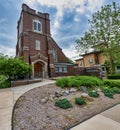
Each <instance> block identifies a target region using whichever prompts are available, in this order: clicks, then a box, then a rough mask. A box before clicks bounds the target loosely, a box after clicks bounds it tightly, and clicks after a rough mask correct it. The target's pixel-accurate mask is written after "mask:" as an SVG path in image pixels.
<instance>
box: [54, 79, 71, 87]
mask: <svg viewBox="0 0 120 130" xmlns="http://www.w3.org/2000/svg"><path fill="white" fill-rule="evenodd" d="M69 82H70V79H69V78H61V79H57V81H56V85H57V86H60V87H61V88H64V87H69Z"/></svg>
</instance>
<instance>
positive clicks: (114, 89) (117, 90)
mask: <svg viewBox="0 0 120 130" xmlns="http://www.w3.org/2000/svg"><path fill="white" fill-rule="evenodd" d="M112 90H113V91H114V93H117V94H120V88H117V87H114V88H112Z"/></svg>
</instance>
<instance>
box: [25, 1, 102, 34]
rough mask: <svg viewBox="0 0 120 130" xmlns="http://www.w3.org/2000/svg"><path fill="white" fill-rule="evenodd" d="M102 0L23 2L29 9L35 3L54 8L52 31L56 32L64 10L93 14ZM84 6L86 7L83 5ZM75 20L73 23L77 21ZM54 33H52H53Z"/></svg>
mask: <svg viewBox="0 0 120 130" xmlns="http://www.w3.org/2000/svg"><path fill="white" fill-rule="evenodd" d="M103 1H104V0H101V1H99V4H98V0H23V2H24V3H26V4H28V5H29V6H31V7H34V6H35V5H36V4H37V3H39V4H40V5H46V6H48V7H55V8H56V9H57V13H56V14H55V15H56V16H55V20H54V24H53V26H52V30H56V29H57V28H59V27H60V22H61V20H62V16H63V13H64V9H69V10H70V11H71V10H75V11H76V12H77V13H84V12H85V11H86V10H88V11H90V12H93V11H94V10H95V9H96V8H99V7H100V6H101V5H102V3H103ZM85 4H86V5H85ZM78 20H79V19H78V18H75V21H78ZM55 32H56V31H54V33H55Z"/></svg>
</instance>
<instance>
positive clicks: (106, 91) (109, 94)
mask: <svg viewBox="0 0 120 130" xmlns="http://www.w3.org/2000/svg"><path fill="white" fill-rule="evenodd" d="M102 92H103V93H104V95H105V96H107V97H109V98H113V95H114V94H115V92H114V91H113V90H112V89H110V88H108V87H104V88H102Z"/></svg>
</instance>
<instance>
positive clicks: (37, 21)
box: [33, 19, 42, 33]
mask: <svg viewBox="0 0 120 130" xmlns="http://www.w3.org/2000/svg"><path fill="white" fill-rule="evenodd" d="M35 23H36V25H35ZM35 26H36V27H35ZM33 31H34V32H38V33H42V22H41V21H39V20H37V19H34V20H33Z"/></svg>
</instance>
